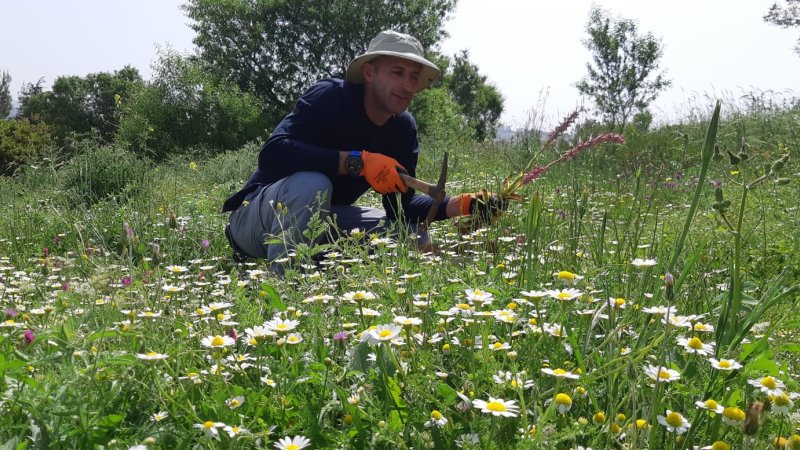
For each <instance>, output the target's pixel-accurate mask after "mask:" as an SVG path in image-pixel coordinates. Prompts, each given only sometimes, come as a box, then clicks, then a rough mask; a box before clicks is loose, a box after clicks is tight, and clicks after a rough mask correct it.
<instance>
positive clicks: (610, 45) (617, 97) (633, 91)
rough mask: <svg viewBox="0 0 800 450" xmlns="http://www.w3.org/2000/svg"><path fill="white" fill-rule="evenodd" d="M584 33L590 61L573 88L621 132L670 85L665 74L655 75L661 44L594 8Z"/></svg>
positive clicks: (628, 24)
mask: <svg viewBox="0 0 800 450" xmlns="http://www.w3.org/2000/svg"><path fill="white" fill-rule="evenodd" d="M586 31H587V33H588V34H589V38H588V39H586V40H585V41H584V45H585V46H586V48H588V49H589V51H590V52H591V53H592V61H591V62H589V63H587V64H586V68H587V70H588V72H589V73H588V74H587V76H586V77H585V78H583V79H582V80H581V81H579V82H578V83H577V84H576V87H577V88H578V91H580V93H581V94H584V95H588V96H590V97H592V98H593V99H594V102H595V104H596V106H597V109H598V111H599V112H600V113H601V114H602V115H603V118H604V120H606V121H607V122H608V123H609V124H610V125H611V127H612V128H616V126H617V125H619V126H620V128H621V129H624V128H625V124H626V123H627V122H628V119H630V118H631V117H632V116H633V114H634V113H635V112H636V111H643V110H645V109H646V108H647V106H648V105H649V104H650V103H651V102H652V101H653V100H655V99H656V97H657V96H658V94H659V92H660V91H662V90H664V89H666V88H667V87H669V86H670V84H671V82H670V81H669V80H667V79H666V78H665V74H664V72H661V73H657V71H658V65H659V60H660V59H661V56H662V53H663V50H662V47H661V43H660V42H659V40H658V39H656V38H655V37H653V35H652V33H647V34H645V35H643V36H641V35H639V34H638V30H637V27H636V23H635V22H634V21H632V20H629V19H624V18H612V17H610V16H609V13H608V12H607V11H605V10H603V9H601V8H599V7H597V6H595V7H592V9H591V11H590V13H589V22H588V23H587V25H586Z"/></svg>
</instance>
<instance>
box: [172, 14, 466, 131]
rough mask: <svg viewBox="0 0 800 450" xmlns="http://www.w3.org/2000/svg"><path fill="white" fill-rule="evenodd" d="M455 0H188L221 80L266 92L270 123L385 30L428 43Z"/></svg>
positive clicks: (202, 53)
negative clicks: (410, 35) (396, 31)
mask: <svg viewBox="0 0 800 450" xmlns="http://www.w3.org/2000/svg"><path fill="white" fill-rule="evenodd" d="M456 2H457V0H361V1H352V0H307V1H296V0H189V2H188V3H187V4H186V5H184V8H185V10H186V12H187V16H188V17H189V18H190V19H191V20H192V21H193V22H194V23H193V24H192V25H191V27H192V29H193V30H195V31H196V32H197V37H196V38H195V40H194V43H195V45H196V46H197V48H198V51H199V57H200V58H201V59H202V60H203V61H205V62H206V63H207V64H208V67H211V68H214V69H216V70H218V71H219V72H220V74H221V76H222V78H223V79H224V80H227V81H230V82H233V83H235V84H236V85H238V86H239V88H240V89H241V90H242V91H252V92H254V93H255V94H256V95H258V96H259V97H260V98H262V99H263V100H264V107H265V113H266V116H267V118H268V121H269V123H271V124H274V123H276V122H277V121H278V120H280V118H281V117H282V116H283V115H284V114H286V112H287V111H288V110H289V109H290V108H291V105H292V104H293V102H294V101H295V100H296V99H297V97H298V96H299V95H300V94H301V93H302V91H303V90H304V89H306V88H307V87H308V86H309V85H310V84H311V83H313V82H315V81H316V80H318V79H320V78H324V77H331V76H342V75H343V74H344V71H345V69H346V67H347V65H348V64H349V63H350V61H351V60H352V59H353V58H355V57H356V56H358V55H359V54H360V53H361V52H362V51H363V50H364V49H366V47H367V45H368V44H369V42H370V40H371V39H372V38H373V37H374V36H375V35H376V34H377V33H378V32H380V31H381V30H385V29H389V28H391V29H395V30H398V31H402V32H405V33H409V34H412V35H413V36H415V37H416V38H417V39H419V40H420V42H421V43H422V45H423V46H424V47H425V48H430V47H431V46H433V45H434V44H435V43H436V42H438V41H439V39H440V38H441V37H443V36H445V32H444V30H443V28H442V26H443V23H444V20H445V18H446V17H447V15H448V14H449V13H450V12H451V11H453V9H454V8H455V5H456Z"/></svg>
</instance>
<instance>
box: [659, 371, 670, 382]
mask: <svg viewBox="0 0 800 450" xmlns="http://www.w3.org/2000/svg"><path fill="white" fill-rule="evenodd" d="M671 377H672V376H671V375H670V374H669V372H667V370H666V369H661V370H659V371H658V378H660V379H662V380H669V379H670V378H671Z"/></svg>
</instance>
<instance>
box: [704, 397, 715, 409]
mask: <svg viewBox="0 0 800 450" xmlns="http://www.w3.org/2000/svg"><path fill="white" fill-rule="evenodd" d="M706 408H708V409H717V402H716V401H714V400H712V399H708V400H706Z"/></svg>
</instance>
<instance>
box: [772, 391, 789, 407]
mask: <svg viewBox="0 0 800 450" xmlns="http://www.w3.org/2000/svg"><path fill="white" fill-rule="evenodd" d="M789 402H790V400H789V396H788V395H787V394H786V393H785V392H783V393H781V395H776V396H773V397H772V403H774V404H775V405H777V406H788V405H789Z"/></svg>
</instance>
